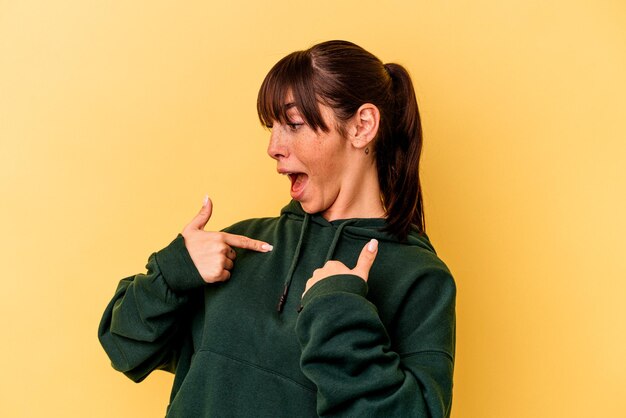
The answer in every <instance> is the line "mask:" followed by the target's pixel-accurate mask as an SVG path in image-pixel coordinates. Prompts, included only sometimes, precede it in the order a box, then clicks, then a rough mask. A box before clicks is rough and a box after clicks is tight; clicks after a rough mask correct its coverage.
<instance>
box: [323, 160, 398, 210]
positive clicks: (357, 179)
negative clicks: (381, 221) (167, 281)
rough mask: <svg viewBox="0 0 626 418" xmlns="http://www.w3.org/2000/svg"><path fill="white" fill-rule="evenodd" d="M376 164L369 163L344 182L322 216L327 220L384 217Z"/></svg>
mask: <svg viewBox="0 0 626 418" xmlns="http://www.w3.org/2000/svg"><path fill="white" fill-rule="evenodd" d="M380 196H381V194H380V185H379V184H378V172H377V171H376V166H375V164H370V165H368V166H367V167H366V168H365V169H364V170H360V171H359V172H357V173H356V174H355V175H354V176H352V177H349V178H348V179H346V181H345V182H344V185H343V186H342V188H341V192H340V193H339V196H337V200H336V201H335V203H334V204H333V205H332V206H331V207H330V208H328V209H326V210H325V211H324V212H322V216H323V217H324V219H326V220H327V221H329V222H330V221H334V220H337V219H350V218H384V217H385V214H386V213H385V209H384V207H383V203H382V200H381V198H380Z"/></svg>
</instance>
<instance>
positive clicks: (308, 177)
mask: <svg viewBox="0 0 626 418" xmlns="http://www.w3.org/2000/svg"><path fill="white" fill-rule="evenodd" d="M286 102H287V105H286V106H287V107H288V110H287V117H288V120H287V123H285V124H281V123H280V122H278V121H275V122H274V124H273V126H272V129H271V131H272V132H271V136H270V143H269V146H268V148H267V153H268V154H269V156H270V157H272V158H273V159H275V160H276V162H277V170H278V172H279V173H280V174H283V175H286V176H287V177H288V178H289V180H290V182H291V188H290V194H291V197H292V198H293V199H295V200H297V201H299V202H300V203H301V205H302V208H303V209H304V210H305V211H306V212H307V213H318V212H322V215H323V216H324V217H325V218H326V219H331V218H332V219H339V218H340V217H341V216H342V215H341V214H342V213H345V212H346V211H347V210H349V207H350V202H351V201H354V194H355V193H356V192H357V190H358V179H357V178H356V176H355V175H354V173H353V172H354V170H352V167H353V163H352V161H351V158H349V157H350V148H351V145H350V141H348V140H347V139H345V138H344V137H343V136H342V135H341V134H340V133H339V132H338V131H337V129H336V125H337V122H336V121H335V118H334V113H333V111H332V109H331V108H329V107H326V106H321V111H322V115H323V117H324V122H325V123H326V125H327V126H329V127H330V130H329V131H328V132H323V131H321V130H319V131H314V130H313V129H311V128H310V127H309V126H308V125H307V124H306V123H304V119H303V118H302V116H301V115H300V113H299V112H298V109H297V108H296V107H295V106H294V105H293V101H292V99H291V98H290V97H288V98H287V101H286ZM327 215H328V216H327Z"/></svg>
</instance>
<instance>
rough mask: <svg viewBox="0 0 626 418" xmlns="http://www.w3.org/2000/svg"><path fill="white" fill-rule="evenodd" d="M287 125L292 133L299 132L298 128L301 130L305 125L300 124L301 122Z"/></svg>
mask: <svg viewBox="0 0 626 418" xmlns="http://www.w3.org/2000/svg"><path fill="white" fill-rule="evenodd" d="M286 125H287V126H288V127H289V129H290V130H291V131H293V132H295V131H297V130H298V128H300V127H301V126H302V125H304V123H300V122H299V123H295V122H289V123H287V124H286Z"/></svg>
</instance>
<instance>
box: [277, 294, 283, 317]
mask: <svg viewBox="0 0 626 418" xmlns="http://www.w3.org/2000/svg"><path fill="white" fill-rule="evenodd" d="M284 306H285V297H284V296H283V295H281V296H280V300H279V301H278V306H277V307H276V310H277V311H278V313H281V312H282V311H283V307H284Z"/></svg>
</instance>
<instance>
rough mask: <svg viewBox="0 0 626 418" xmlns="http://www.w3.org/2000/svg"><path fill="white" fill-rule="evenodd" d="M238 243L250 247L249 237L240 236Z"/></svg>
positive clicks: (243, 246)
mask: <svg viewBox="0 0 626 418" xmlns="http://www.w3.org/2000/svg"><path fill="white" fill-rule="evenodd" d="M240 243H241V247H242V248H251V247H250V238H248V237H244V236H242V237H241V238H240Z"/></svg>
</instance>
